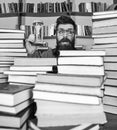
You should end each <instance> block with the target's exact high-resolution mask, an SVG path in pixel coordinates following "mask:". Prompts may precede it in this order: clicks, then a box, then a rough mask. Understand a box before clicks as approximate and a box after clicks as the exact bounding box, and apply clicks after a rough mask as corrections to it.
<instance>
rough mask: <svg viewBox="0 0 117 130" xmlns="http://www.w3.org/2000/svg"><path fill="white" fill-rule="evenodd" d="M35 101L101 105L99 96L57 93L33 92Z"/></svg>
mask: <svg viewBox="0 0 117 130" xmlns="http://www.w3.org/2000/svg"><path fill="white" fill-rule="evenodd" d="M33 98H34V99H43V100H51V101H60V102H68V103H81V104H90V105H98V104H100V99H101V98H99V97H97V96H89V95H81V94H79V95H78V94H72V93H57V92H49V91H36V90H34V91H33Z"/></svg>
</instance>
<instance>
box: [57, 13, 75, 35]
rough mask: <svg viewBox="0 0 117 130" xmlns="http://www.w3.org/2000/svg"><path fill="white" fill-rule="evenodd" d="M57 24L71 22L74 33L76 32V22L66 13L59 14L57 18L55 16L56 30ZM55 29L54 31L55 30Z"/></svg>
mask: <svg viewBox="0 0 117 130" xmlns="http://www.w3.org/2000/svg"><path fill="white" fill-rule="evenodd" d="M59 24H72V25H73V27H74V30H75V33H76V32H77V25H76V23H75V22H74V21H73V19H72V18H70V16H67V15H61V16H60V17H59V18H57V20H56V27H55V29H56V30H57V28H58V26H59ZM56 30H55V31H56Z"/></svg>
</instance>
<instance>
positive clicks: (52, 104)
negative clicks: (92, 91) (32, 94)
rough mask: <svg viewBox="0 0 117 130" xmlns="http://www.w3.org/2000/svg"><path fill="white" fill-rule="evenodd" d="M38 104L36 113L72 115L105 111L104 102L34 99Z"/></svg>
mask: <svg viewBox="0 0 117 130" xmlns="http://www.w3.org/2000/svg"><path fill="white" fill-rule="evenodd" d="M34 101H35V102H36V105H37V111H36V113H35V115H46V114H47V115H72V114H87V113H99V112H103V104H102V102H100V104H99V105H89V104H79V103H67V102H59V101H52V100H41V99H35V100H34Z"/></svg>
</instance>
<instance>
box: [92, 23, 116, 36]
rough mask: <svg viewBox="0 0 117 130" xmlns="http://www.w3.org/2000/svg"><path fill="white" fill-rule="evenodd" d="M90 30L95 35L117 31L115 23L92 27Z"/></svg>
mask: <svg viewBox="0 0 117 130" xmlns="http://www.w3.org/2000/svg"><path fill="white" fill-rule="evenodd" d="M92 31H93V34H95V35H96V34H110V33H117V25H112V26H105V27H98V28H93V30H92Z"/></svg>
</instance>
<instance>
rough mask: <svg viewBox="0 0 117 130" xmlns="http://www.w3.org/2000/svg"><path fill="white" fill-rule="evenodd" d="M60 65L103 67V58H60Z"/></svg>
mask: <svg viewBox="0 0 117 130" xmlns="http://www.w3.org/2000/svg"><path fill="white" fill-rule="evenodd" d="M58 65H94V66H95V65H103V57H101V56H95V57H91V56H90V57H88V56H87V57H82V56H81V57H80V56H78V57H70V56H69V57H58Z"/></svg>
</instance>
